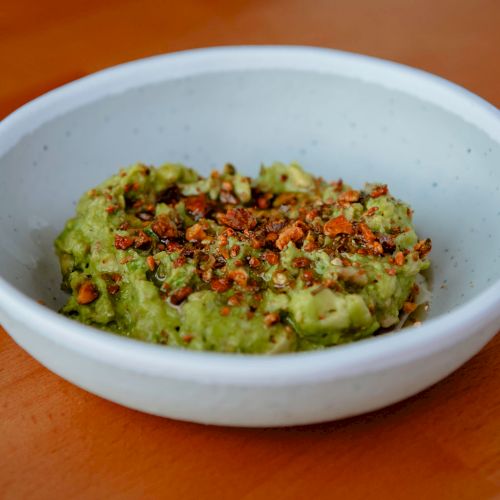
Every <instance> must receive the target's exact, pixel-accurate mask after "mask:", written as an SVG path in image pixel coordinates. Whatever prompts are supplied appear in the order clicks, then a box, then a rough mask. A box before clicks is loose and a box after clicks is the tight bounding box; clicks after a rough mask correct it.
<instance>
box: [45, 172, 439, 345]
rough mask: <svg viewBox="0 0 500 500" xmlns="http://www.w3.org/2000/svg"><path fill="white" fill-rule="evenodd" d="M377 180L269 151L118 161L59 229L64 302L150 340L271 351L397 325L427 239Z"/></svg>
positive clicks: (413, 289)
mask: <svg viewBox="0 0 500 500" xmlns="http://www.w3.org/2000/svg"><path fill="white" fill-rule="evenodd" d="M411 219H412V210H411V209H410V207H409V206H408V205H406V204H405V203H403V202H401V201H399V200H397V199H395V198H394V197H393V196H391V195H390V194H389V191H388V188H387V186H386V185H383V184H372V185H366V186H365V188H364V189H363V190H360V191H358V190H354V189H352V188H350V187H349V186H347V185H346V184H344V183H343V182H342V181H341V180H339V181H335V182H327V181H325V180H323V179H322V178H317V177H313V176H312V175H311V174H309V173H307V172H305V171H304V170H303V169H302V168H301V167H300V166H299V165H297V164H294V163H292V164H290V165H284V164H281V163H275V164H273V165H272V166H270V167H262V169H261V171H260V174H259V176H258V177H257V178H255V179H251V178H249V177H246V176H244V175H241V174H239V173H237V172H236V170H235V168H234V167H233V166H232V165H226V166H225V167H224V169H223V171H222V172H218V171H214V172H212V173H211V174H210V175H209V176H208V177H207V178H205V177H202V176H200V175H199V174H198V173H197V172H195V171H194V170H192V169H191V168H187V167H185V166H182V165H177V164H166V165H163V166H161V167H159V168H154V167H147V166H145V165H142V164H137V165H134V166H132V167H130V168H127V169H124V170H121V171H120V172H119V173H118V174H117V175H115V176H113V177H111V178H110V179H108V180H107V181H105V182H104V183H102V184H101V185H100V186H98V187H96V188H95V189H91V190H90V191H88V192H87V193H86V194H85V195H84V196H83V197H82V198H81V200H80V202H79V204H78V207H77V211H76V217H74V218H73V219H70V220H69V221H68V222H67V224H66V227H65V228H64V231H63V232H62V233H61V234H60V235H59V236H58V238H57V239H56V242H55V246H56V251H57V254H58V256H59V259H60V264H61V270H62V274H63V285H62V286H63V288H64V289H65V290H67V291H68V292H70V293H71V296H70V298H69V300H68V303H67V304H66V305H65V306H64V307H63V308H62V311H61V312H62V313H63V314H65V315H67V316H69V317H72V318H74V319H76V320H78V321H80V322H82V323H85V324H88V325H92V326H95V327H98V328H102V329H105V330H108V331H112V332H115V333H118V334H121V335H126V336H128V337H133V338H137V339H142V340H145V341H148V342H154V343H159V344H167V345H169V346H178V347H185V348H189V349H197V350H207V351H221V352H238V353H277V352H290V351H303V350H311V349H318V348H324V347H328V346H334V345H337V344H343V343H347V342H352V341H355V340H359V339H362V338H365V337H370V336H372V335H373V334H375V333H376V332H377V331H383V330H384V329H387V328H390V327H391V328H392V327H395V326H396V325H400V324H401V322H402V319H405V318H406V317H407V316H408V315H409V314H411V313H413V312H414V310H415V309H416V308H417V305H418V304H419V296H420V292H421V289H422V286H423V285H422V283H423V280H422V279H421V275H420V274H419V273H420V272H421V271H422V270H424V269H426V268H427V267H428V266H429V261H428V260H427V254H428V253H429V251H430V249H431V242H430V240H429V239H424V240H419V239H418V238H417V235H416V233H415V230H414V227H413V224H412V222H411Z"/></svg>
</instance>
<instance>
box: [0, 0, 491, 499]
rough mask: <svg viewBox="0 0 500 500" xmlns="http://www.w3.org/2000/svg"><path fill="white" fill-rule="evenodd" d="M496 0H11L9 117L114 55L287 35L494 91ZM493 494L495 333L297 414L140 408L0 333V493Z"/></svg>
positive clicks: (4, 36)
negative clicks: (196, 420) (406, 378)
mask: <svg viewBox="0 0 500 500" xmlns="http://www.w3.org/2000/svg"><path fill="white" fill-rule="evenodd" d="M499 26H500V2H498V1H496V0H490V1H488V0H477V1H472V0H470V1H465V0H443V1H437V0H435V1H431V0H421V1H418V2H417V1H410V0H379V1H378V2H372V1H371V0H351V1H349V0H338V1H333V0H316V1H314V2H311V1H309V2H308V1H305V0H254V1H243V0H233V1H231V0H211V1H210V2H208V1H202V0H185V1H184V2H171V1H162V0H144V1H138V0H107V1H106V2H98V1H96V0H74V1H73V2H63V1H62V0H45V1H43V2H35V1H26V0H21V1H15V2H14V1H4V2H2V3H1V4H0V67H1V68H2V77H1V79H0V117H2V116H5V115H6V114H8V113H9V112H11V111H12V110H13V109H15V108H16V107H17V106H19V105H21V104H22V103H23V102H25V101H27V100H29V99H31V98H33V97H35V96H36V95H39V94H40V93H43V92H45V91H47V90H49V89H50V88H53V87H55V86H58V85H60V84H62V83H65V82H66V81H70V80H72V79H74V78H78V77H80V76H83V75H85V74H88V73H91V72H93V71H96V70H99V69H101V68H104V67H106V66H109V65H113V64H117V63H120V62H124V61H127V60H131V59H135V58H138V57H144V56H148V55H153V54H158V53H162V52H166V51H173V50H180V49H186V48H192V47H197V46H208V45H222V44H249V43H250V44H255V43H257V44H261V43H289V44H309V45H322V46H327V47H335V48H340V49H344V50H351V51H357V52H363V53H366V54H370V55H375V56H379V57H385V58H388V59H391V60H395V61H399V62H402V63H405V64H410V65H412V66H416V67H420V68H423V69H426V70H428V71H431V72H434V73H437V74H439V75H441V76H444V77H445V78H448V79H450V80H453V81H455V82H457V83H459V84H461V85H463V86H465V87H467V88H469V89H470V90H472V91H473V92H476V93H478V94H479V95H481V96H483V97H485V98H486V99H488V100H489V101H490V102H492V103H493V104H495V105H497V106H498V105H499V104H500V87H499V85H498V82H499V81H500V64H499V61H500V29H499ZM305 497H308V498H309V497H310V498H315V499H316V498H354V499H356V498H359V499H365V498H370V499H376V498H381V499H382V498H396V499H397V498H405V499H406V498H410V499H411V498H415V499H421V498H426V499H434V498H435V499H462V498H465V499H483V498H488V499H489V498H500V337H499V336H497V337H496V338H495V339H494V340H493V341H492V342H490V344H489V345H488V346H487V347H486V348H485V349H483V350H482V351H481V353H479V354H478V355H477V356H476V357H475V358H474V359H472V360H471V361H470V362H469V363H467V364H466V365H465V366H464V367H462V368H461V369H460V370H458V371H457V372H456V373H454V374H453V375H451V376H450V377H448V378H447V379H446V380H444V381H442V382H441V383H439V384H437V385H436V386H434V387H432V388H431V389H429V390H427V391H425V392H423V393H421V394H419V395H417V396H415V397H413V398H411V399H409V400H406V401H403V402H401V403H399V404H397V405H393V406H391V407H389V408H386V409H384V410H381V411H378V412H375V413H372V414H368V415H364V416H361V417H356V418H351V419H347V420H343V421H340V422H334V423H328V424H323V425H315V426H309V427H298V428H290V429H274V430H273V429H263V430H255V429H254V430H252V429H230V428H221V427H207V426H201V425H195V424H188V423H183V422H176V421H172V420H168V419H161V418H157V417H152V416H149V415H144V414H141V413H138V412H135V411H132V410H128V409H125V408H122V407H120V406H118V405H115V404H113V403H109V402H107V401H104V400H102V399H100V398H98V397H95V396H93V395H91V394H88V393H86V392H84V391H82V390H80V389H78V388H76V387H74V386H72V385H71V384H69V383H67V382H65V381H64V380H62V379H60V378H59V377H57V376H56V375H54V374H52V373H51V372H49V371H48V370H46V369H45V368H43V367H42V366H41V365H39V364H38V363H37V362H36V361H35V360H33V359H32V358H31V357H30V356H29V355H28V354H26V353H25V352H24V351H22V350H21V349H20V348H19V347H18V346H16V345H15V344H14V343H13V342H12V340H11V339H10V338H9V337H8V336H7V334H6V333H5V332H4V331H2V330H0V498H7V499H19V498H47V499H54V498H85V499H86V498H92V499H94V498H96V499H99V498H120V499H121V498H187V499H189V498H193V499H194V498H197V499H198V498H217V499H221V500H222V499H235V498H242V499H260V498H279V499H282V498H283V499H296V498H305Z"/></svg>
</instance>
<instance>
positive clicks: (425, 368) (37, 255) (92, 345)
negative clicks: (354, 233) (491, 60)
mask: <svg viewBox="0 0 500 500" xmlns="http://www.w3.org/2000/svg"><path fill="white" fill-rule="evenodd" d="M275 160H281V161H291V160H296V161H299V162H300V163H301V164H302V165H303V166H304V167H305V168H306V169H307V170H310V171H312V172H314V173H315V174H317V175H322V176H323V177H325V178H327V179H337V178H339V177H341V178H343V179H344V180H345V181H346V182H348V183H349V184H351V185H353V186H355V187H360V186H361V185H362V184H363V183H364V182H365V181H373V182H377V181H379V182H387V183H388V184H389V187H390V189H391V192H392V193H393V194H395V195H396V196H398V197H401V198H402V199H404V200H405V201H408V202H409V203H410V204H411V205H412V207H413V208H414V209H415V214H416V217H415V221H416V224H417V228H418V230H419V234H420V235H422V236H423V237H430V238H432V240H433V252H432V254H431V258H432V262H433V265H432V275H433V276H432V278H433V283H434V287H433V288H434V290H433V302H432V307H431V310H430V313H429V318H428V319H427V321H426V322H425V323H424V325H423V326H421V327H418V328H413V329H408V330H406V331H403V332H400V333H395V334H388V335H385V336H383V337H378V338H374V339H370V340H366V341H362V342H359V343H357V344H353V345H349V346H343V347H338V348H334V349H330V350H327V351H324V352H316V353H300V354H292V355H282V356H279V357H275V358H262V357H251V356H250V357H249V356H235V355H220V354H219V355H218V354H212V353H191V352H179V351H177V350H172V349H169V348H165V347H160V346H150V345H144V344H142V343H139V342H136V341H133V340H129V339H125V338H119V337H116V336H114V335H111V334H107V333H103V332H99V331H96V330H94V329H91V328H88V327H85V326H83V325H80V324H77V323H75V322H72V321H70V320H68V319H67V318H64V317H61V316H59V315H57V314H56V313H55V312H54V311H55V310H57V309H58V307H59V306H60V305H61V304H62V303H63V302H64V295H63V294H62V293H61V292H60V291H59V283H60V274H59V269H58V262H57V259H56V258H55V256H54V253H53V249H52V242H53V240H54V238H55V236H56V235H57V234H58V232H59V231H60V229H61V228H62V227H63V224H64V222H65V220H66V219H67V218H68V217H70V216H71V214H72V213H73V211H74V205H75V203H76V201H77V199H78V197H79V196H80V194H81V193H82V192H83V191H84V190H86V189H87V188H90V187H92V186H93V185H95V184H97V183H99V182H100V181H101V180H103V179H105V178H106V177H107V176H109V175H111V174H112V173H114V172H116V171H117V170H118V168H119V167H121V166H126V165H128V164H131V163H133V162H136V161H143V162H145V163H151V164H156V165H157V164H161V163H162V162H164V161H174V162H183V163H186V164H188V165H191V166H193V167H195V168H197V169H199V170H201V171H202V172H208V171H209V170H210V169H211V168H214V167H220V166H221V165H223V164H224V163H225V162H227V161H230V162H232V163H234V164H235V165H237V167H238V168H239V169H241V170H243V171H244V172H246V173H248V174H250V175H255V174H256V173H257V171H258V168H259V166H260V164H261V163H270V162H272V161H275ZM499 165H500V118H499V112H498V111H497V110H496V109H495V108H493V107H492V106H490V105H488V104H487V103H485V102H484V101H482V100H480V99H479V98H477V97H476V96H473V95H472V94H470V93H468V92H467V91H464V90H463V89H460V88H459V87H457V86H454V85H453V84H450V83H448V82H445V81H444V80H441V79H439V78H437V77H434V76H432V75H428V74H425V73H422V72H420V71H417V70H413V69H410V68H407V67H403V66H399V65H395V64H392V63H388V62H385V61H379V60H375V59H371V58H366V57H363V56H357V55H353V54H346V53H340V52H335V51H330V50H324V49H313V48H302V47H246V48H245V47H240V48H218V49H205V50H198V51H190V52H185V53H177V54H171V55H166V56H160V57H156V58H152V59H147V60H143V61H138V62H135V63H130V64H127V65H123V66H120V67H117V68H113V69H111V70H107V71H104V72H101V73H98V74H96V75H94V76H91V77H88V78H85V79H83V80H80V81H78V82H75V83H73V84H70V85H67V86H65V87H63V88H61V89H59V90H56V91H54V92H51V93H49V94H48V95H46V96H43V97H41V98H39V99H37V100H35V101H34V102H32V103H30V104H28V105H26V106H24V107H23V108H21V109H20V110H18V111H17V112H16V113H14V114H13V115H11V116H10V117H9V118H7V119H6V120H4V122H2V123H1V124H0V171H1V175H2V183H1V185H0V204H1V210H0V229H1V231H2V239H1V240H0V249H1V252H0V269H1V276H2V279H1V281H0V319H1V320H2V322H3V323H4V325H5V327H6V328H7V330H8V331H9V333H10V334H11V335H12V336H13V337H14V338H15V339H16V341H17V342H18V343H19V344H20V345H22V346H23V347H25V348H26V349H27V350H28V351H29V352H31V353H32V354H33V355H34V356H35V357H36V358H37V359H39V360H40V361H41V362H42V363H44V364H45V365H46V366H47V367H49V368H50V369H52V370H53V371H55V372H56V373H59V374H60V375H61V376H63V377H65V378H67V379H68V380H71V381H73V382H74V383H76V384H78V385H80V386H82V387H84V388H87V389H88V390H90V391H92V392H94V393H96V394H100V395H102V396H104V397H106V398H108V399H111V400H113V401H117V402H120V403H122V404H125V405H127V406H130V407H133V408H138V409H141V410H144V411H147V412H150V413H155V414H159V415H165V416H172V417H175V418H181V419H186V420H193V421H199V422H207V423H221V424H228V425H291V424H297V423H309V422H317V421H323V420H328V419H333V418H340V417H343V416H347V415H353V414H357V413H361V412H364V411H368V410H372V409H375V408H378V407H381V406H384V405H386V404H389V403H391V402H394V401H397V400H400V399H402V398H404V397H406V396H409V395H411V394H414V393H416V392H418V391H419V390H421V389H423V388H425V387H427V386H429V385H430V384H432V383H434V382H436V381H437V380H439V379H440V378H442V377H444V376H445V375H447V374H449V373H450V372H451V371H453V370H454V369H456V368H457V367H458V366H459V365H460V364H462V363H463V362H464V361H466V360H467V359H468V358H470V357H471V356H472V355H473V354H474V353H475V352H477V351H478V350H479V349H480V348H481V347H482V346H483V345H484V344H485V343H486V342H487V340H488V339H489V338H491V336H492V335H494V333H495V332H496V330H497V329H498V327H499V326H500V282H499V278H500V231H498V227H500V170H499ZM37 300H42V301H43V302H44V303H45V306H42V305H40V304H37V303H36V301H37Z"/></svg>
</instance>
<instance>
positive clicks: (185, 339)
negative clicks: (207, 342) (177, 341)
mask: <svg viewBox="0 0 500 500" xmlns="http://www.w3.org/2000/svg"><path fill="white" fill-rule="evenodd" d="M181 338H182V340H183V342H186V344H189V343H190V342H191V340H193V339H194V336H193V335H189V334H185V335H182V337H181Z"/></svg>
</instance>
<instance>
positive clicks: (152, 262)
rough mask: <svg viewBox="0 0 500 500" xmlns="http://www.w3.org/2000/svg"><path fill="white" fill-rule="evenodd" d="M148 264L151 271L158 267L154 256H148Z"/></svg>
mask: <svg viewBox="0 0 500 500" xmlns="http://www.w3.org/2000/svg"><path fill="white" fill-rule="evenodd" d="M146 264H147V265H148V267H149V269H150V271H154V270H155V267H156V261H155V258H154V257H153V256H152V255H148V257H147V259H146Z"/></svg>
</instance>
